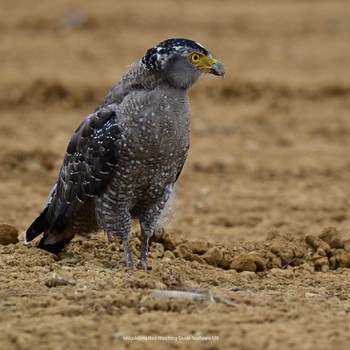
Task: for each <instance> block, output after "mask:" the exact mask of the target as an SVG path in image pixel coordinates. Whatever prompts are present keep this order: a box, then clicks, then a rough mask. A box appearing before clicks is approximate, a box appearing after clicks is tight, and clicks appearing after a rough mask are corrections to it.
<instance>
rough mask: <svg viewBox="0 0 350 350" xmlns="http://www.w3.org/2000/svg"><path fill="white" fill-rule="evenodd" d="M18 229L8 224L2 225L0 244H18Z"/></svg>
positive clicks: (0, 225)
mask: <svg viewBox="0 0 350 350" xmlns="http://www.w3.org/2000/svg"><path fill="white" fill-rule="evenodd" d="M18 242H19V241H18V229H17V228H16V227H14V226H11V225H8V224H0V244H2V245H8V244H16V243H18Z"/></svg>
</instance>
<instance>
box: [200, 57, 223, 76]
mask: <svg viewBox="0 0 350 350" xmlns="http://www.w3.org/2000/svg"><path fill="white" fill-rule="evenodd" d="M197 68H198V69H199V70H200V71H202V72H204V73H210V74H214V75H218V76H220V77H224V75H225V67H224V65H223V64H222V63H221V62H220V61H218V60H217V59H215V58H209V57H205V59H203V60H202V61H201V62H200V63H199V64H198V65H197Z"/></svg>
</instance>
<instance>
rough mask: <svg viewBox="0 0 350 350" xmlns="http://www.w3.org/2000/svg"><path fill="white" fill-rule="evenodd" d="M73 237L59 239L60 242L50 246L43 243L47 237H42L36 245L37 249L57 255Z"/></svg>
mask: <svg viewBox="0 0 350 350" xmlns="http://www.w3.org/2000/svg"><path fill="white" fill-rule="evenodd" d="M73 237H74V236H69V237H65V238H63V239H61V240H60V241H57V242H55V243H52V244H48V243H45V240H46V238H47V237H45V236H44V237H43V238H42V239H41V240H40V242H39V244H38V248H40V249H43V250H46V251H48V252H50V253H53V254H56V255H58V254H59V253H61V251H62V250H63V249H64V248H65V246H66V245H67V244H68V243H69V242H70V241H71V240H72V238H73Z"/></svg>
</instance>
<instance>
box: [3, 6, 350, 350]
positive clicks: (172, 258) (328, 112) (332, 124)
mask: <svg viewBox="0 0 350 350" xmlns="http://www.w3.org/2000/svg"><path fill="white" fill-rule="evenodd" d="M0 13H1V15H2V16H1V18H2V19H1V22H0V62H1V64H0V77H1V82H0V110H1V111H0V115H1V116H0V121H1V128H0V149H1V153H0V161H1V162H0V198H1V200H0V223H2V225H0V240H1V242H2V243H9V242H11V241H13V242H16V239H17V231H16V229H18V230H19V235H18V238H19V240H20V242H19V243H17V244H9V245H1V246H0V252H1V255H0V348H1V349H3V350H5V349H114V348H121V349H123V348H124V349H130V348H133V349H164V348H171V349H180V348H184V349H185V348H186V349H197V348H201V349H208V350H209V349H211V350H213V349H298V350H299V349H348V348H349V343H350V302H349V300H350V269H349V267H350V209H349V208H350V157H349V149H350V122H349V110H350V84H349V77H350V65H349V60H350V45H349V37H350V21H349V16H350V4H349V3H348V2H346V1H341V0H339V1H337V0H329V1H317V2H316V1H301V0H299V1H277V0H276V1H261V2H258V3H257V2H253V1H245V2H242V1H232V0H230V1H229V0H227V1H224V0H223V1H220V2H219V1H217V2H214V1H209V0H201V1H197V0H193V1H185V0H178V1H176V2H175V1H173V0H172V1H169V0H163V1H160V0H154V1H148V2H146V1H133V0H130V1H127V2H121V1H120V2H117V1H114V0H101V1H96V2H92V1H91V2H86V1H83V0H74V1H72V0H61V1H56V2H51V1H50V2H43V1H40V0H32V1H30V2H29V1H27V0H22V1H16V2H14V1H12V2H10V1H6V0H1V1H0ZM178 36H180V37H189V38H193V39H195V40H197V41H199V42H201V43H203V44H204V45H205V46H206V47H207V48H210V49H211V50H212V51H213V52H214V54H215V55H216V56H217V57H218V58H219V59H220V60H221V61H222V62H223V63H224V64H225V65H226V66H227V70H228V73H227V77H226V78H225V80H224V81H221V80H220V79H217V78H216V77H213V76H208V77H206V78H205V79H203V80H202V81H201V82H200V83H199V84H198V85H197V86H196V87H195V89H194V90H193V91H191V104H192V115H193V121H192V145H191V156H190V157H189V160H188V162H187V164H186V167H185V169H184V171H183V174H182V177H181V179H180V181H179V186H178V204H177V208H178V209H177V210H176V211H177V213H176V217H175V219H174V220H173V221H172V223H171V224H170V226H168V227H167V228H166V231H165V234H164V235H163V236H162V235H158V236H157V237H155V239H154V242H153V244H152V246H151V257H152V259H151V262H152V264H153V268H154V269H153V271H151V272H147V273H146V272H142V271H132V272H130V271H127V270H126V269H125V268H120V269H119V270H116V269H113V266H114V265H115V264H116V263H117V262H118V261H119V260H121V259H122V258H123V252H122V250H121V247H120V246H119V245H118V244H116V243H113V244H109V243H107V241H106V238H105V237H104V235H103V234H98V235H97V239H96V240H90V241H86V240H85V241H84V240H81V239H80V238H79V237H77V239H76V240H75V242H74V243H72V244H71V245H70V246H69V249H68V251H67V253H65V254H63V255H62V257H61V258H60V259H59V260H58V259H56V258H55V257H54V256H52V255H50V254H49V253H46V252H43V251H40V250H38V249H36V248H35V243H34V244H30V245H29V246H25V245H23V243H22V242H21V240H22V239H23V233H24V231H25V229H26V228H27V227H28V225H29V224H30V223H31V221H32V220H33V219H34V218H35V217H36V215H37V214H38V213H39V212H40V210H41V209H42V208H43V205H44V203H45V200H46V197H47V195H48V192H49V190H50V187H51V186H52V184H53V183H54V181H55V178H56V176H57V173H58V170H59V167H60V164H61V161H62V156H63V154H64V151H65V147H66V144H67V142H68V140H69V138H70V136H71V134H72V132H73V131H74V129H75V127H76V126H77V124H78V123H79V121H80V120H81V119H82V118H84V117H85V116H86V115H87V114H88V113H89V112H90V111H91V110H92V109H93V108H94V107H95V106H96V105H97V104H98V103H99V102H100V101H101V100H102V99H103V97H104V96H105V95H106V94H107V92H108V90H109V89H110V88H111V87H112V86H113V85H114V84H115V83H116V82H117V81H118V80H119V78H120V77H121V75H122V74H123V73H124V72H125V71H126V69H127V65H128V64H130V63H132V62H133V61H135V60H137V59H139V58H140V57H141V56H142V55H143V53H144V51H145V49H147V48H149V47H152V46H153V45H154V44H156V43H158V42H159V41H161V40H163V39H165V38H168V37H178ZM330 227H333V228H330ZM138 234H139V233H138V230H137V227H135V230H134V236H135V237H134V239H133V250H134V252H135V254H138V248H139V243H140V241H139V239H138ZM159 290H160V291H167V290H177V291H186V292H196V293H199V294H198V295H197V296H196V297H192V296H191V295H190V294H185V295H180V297H179V298H178V299H172V298H169V295H168V294H166V293H165V294H162V293H161V292H159ZM157 291H158V292H157ZM147 337H149V338H147ZM152 337H153V338H152ZM157 337H164V338H157ZM167 337H168V338H167ZM176 337H177V338H176Z"/></svg>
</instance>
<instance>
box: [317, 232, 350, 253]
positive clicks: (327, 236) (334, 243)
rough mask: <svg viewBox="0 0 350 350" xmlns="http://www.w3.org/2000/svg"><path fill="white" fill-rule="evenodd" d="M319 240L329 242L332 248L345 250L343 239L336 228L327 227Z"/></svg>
mask: <svg viewBox="0 0 350 350" xmlns="http://www.w3.org/2000/svg"><path fill="white" fill-rule="evenodd" d="M319 238H320V239H322V240H323V241H324V242H327V243H328V244H329V245H330V247H331V248H335V249H339V248H344V242H343V241H342V239H341V235H340V232H339V231H338V230H337V229H336V228H335V227H327V228H325V229H324V230H323V232H322V233H321V234H320V235H319Z"/></svg>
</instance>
